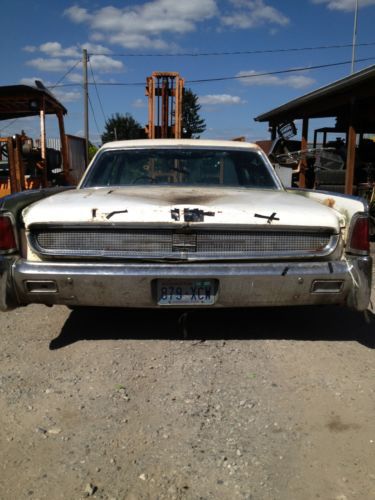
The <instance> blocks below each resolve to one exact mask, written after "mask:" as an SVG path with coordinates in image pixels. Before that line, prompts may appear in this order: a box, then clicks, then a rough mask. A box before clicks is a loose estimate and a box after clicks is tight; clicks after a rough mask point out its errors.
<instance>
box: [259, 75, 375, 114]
mask: <svg viewBox="0 0 375 500" xmlns="http://www.w3.org/2000/svg"><path fill="white" fill-rule="evenodd" d="M353 97H355V98H356V99H358V100H362V101H366V99H368V98H372V99H371V101H370V102H371V104H372V107H374V102H373V98H374V97H375V65H373V66H369V67H368V68H365V69H363V70H361V71H358V72H356V73H353V74H352V75H350V76H347V77H345V78H342V79H341V80H337V81H335V82H333V83H330V84H329V85H326V86H325V87H321V88H319V89H317V90H314V91H313V92H309V93H308V94H305V95H303V96H301V97H298V98H297V99H293V100H292V101H289V102H287V103H285V104H283V105H282V106H279V107H277V108H275V109H272V110H271V111H267V112H266V113H263V114H261V115H259V116H257V117H256V118H254V120H255V121H258V122H266V121H268V122H270V123H271V124H278V123H281V122H283V121H292V120H298V119H303V118H323V117H333V116H339V115H340V114H342V113H346V112H347V110H348V106H349V105H350V103H351V101H352V99H353Z"/></svg>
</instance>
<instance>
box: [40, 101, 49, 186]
mask: <svg viewBox="0 0 375 500" xmlns="http://www.w3.org/2000/svg"><path fill="white" fill-rule="evenodd" d="M40 152H41V157H42V165H41V167H42V187H47V140H46V102H45V98H44V97H43V99H42V107H41V109H40Z"/></svg>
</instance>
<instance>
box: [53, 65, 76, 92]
mask: <svg viewBox="0 0 375 500" xmlns="http://www.w3.org/2000/svg"><path fill="white" fill-rule="evenodd" d="M80 62H81V61H80V60H78V61H77V62H76V63H75V64H74V65H73V66H72V67H71V68H70V69H68V71H67V72H66V73H65V74H64V75H63V76H62V77H61V78H60V79H59V80H58V81H57V82H56V83H55V85H53V86H52V87H48V88H49V89H51V90H53V89H54V88H55V87H58V86H59V83H60V82H62V81H63V80H64V79H65V78H66V77H67V76H68V75H69V73H71V72H72V71H73V69H75V68H76V67H77V66H78V64H79V63H80Z"/></svg>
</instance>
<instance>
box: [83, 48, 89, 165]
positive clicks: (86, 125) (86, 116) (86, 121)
mask: <svg viewBox="0 0 375 500" xmlns="http://www.w3.org/2000/svg"><path fill="white" fill-rule="evenodd" d="M88 60H89V58H88V55H87V49H82V69H83V129H84V133H85V141H86V149H85V155H86V166H87V165H88V162H89V140H90V138H89V82H88V77H87V62H88Z"/></svg>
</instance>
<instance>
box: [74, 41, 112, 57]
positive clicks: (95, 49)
mask: <svg viewBox="0 0 375 500" xmlns="http://www.w3.org/2000/svg"><path fill="white" fill-rule="evenodd" d="M81 47H82V48H83V49H86V50H87V51H88V52H89V53H90V52H91V53H95V54H109V53H110V52H111V51H110V50H109V49H108V48H107V47H104V45H98V44H95V43H90V42H87V43H83V44H82V45H81Z"/></svg>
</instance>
